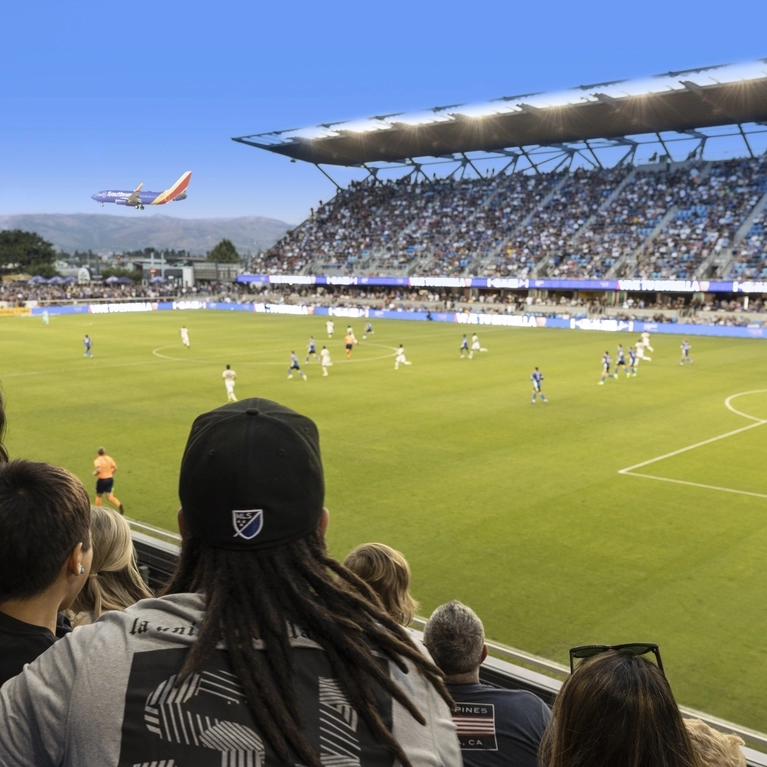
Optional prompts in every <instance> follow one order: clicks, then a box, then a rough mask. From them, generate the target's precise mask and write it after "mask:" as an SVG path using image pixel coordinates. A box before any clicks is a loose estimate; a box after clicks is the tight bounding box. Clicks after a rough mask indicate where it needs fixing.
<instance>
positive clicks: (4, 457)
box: [0, 391, 8, 463]
mask: <svg viewBox="0 0 767 767" xmlns="http://www.w3.org/2000/svg"><path fill="white" fill-rule="evenodd" d="M4 436H5V406H4V404H3V392H2V391H0V463H7V462H8V451H7V450H6V449H5V445H4V444H3V437H4Z"/></svg>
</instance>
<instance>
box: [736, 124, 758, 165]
mask: <svg viewBox="0 0 767 767" xmlns="http://www.w3.org/2000/svg"><path fill="white" fill-rule="evenodd" d="M738 130H739V131H740V135H741V136H743V143H744V144H745V145H746V149H748V154H749V156H750V157H751V159H752V160H753V159H754V152H753V150H752V149H751V144H749V143H748V138H746V134H745V132H744V131H743V126H742V125H741V124H740V123H738Z"/></svg>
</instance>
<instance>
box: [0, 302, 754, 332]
mask: <svg viewBox="0 0 767 767" xmlns="http://www.w3.org/2000/svg"><path fill="white" fill-rule="evenodd" d="M182 305H183V308H185V309H189V310H195V309H197V310H206V309H208V310H210V309H213V310H217V311H230V312H231V311H235V312H250V313H251V314H252V313H257V314H288V315H294V316H304V317H305V316H311V315H317V316H321V317H322V316H329V317H338V318H344V319H347V320H349V319H361V318H366V319H371V320H377V319H380V320H411V321H414V322H452V323H455V324H458V325H470V326H476V325H479V326H482V325H485V326H487V325H490V326H493V327H510V328H559V329H562V330H565V329H567V330H591V331H597V332H607V333H637V334H639V333H641V332H643V331H645V330H646V331H647V332H649V333H660V334H671V335H685V336H720V337H727V338H762V339H767V326H764V327H745V328H744V327H728V326H722V325H688V324H685V323H681V322H658V323H656V322H642V321H640V320H616V319H589V318H587V317H573V318H571V319H562V318H559V317H538V316H535V315H532V314H482V313H478V312H457V313H456V312H428V311H421V312H394V311H389V310H386V309H369V308H365V309H362V308H341V307H329V306H308V305H306V304H263V303H257V304H250V303H248V304H235V303H224V302H213V301H207V302H206V301H161V302H158V303H155V304H151V303H147V304H143V305H142V306H144V307H145V308H143V309H136V308H135V307H136V306H137V304H135V303H134V304H132V305H131V304H123V305H122V306H126V307H128V306H132V307H134V308H130V309H123V311H129V312H135V311H155V310H159V311H168V310H170V311H172V310H174V309H181V308H182ZM95 306H99V305H98V304H90V305H89V304H79V305H77V306H48V307H42V306H35V307H32V308H31V309H29V310H28V311H29V312H30V313H31V316H33V317H40V316H41V315H42V314H43V312H45V311H47V312H48V314H49V315H51V316H55V315H57V314H85V313H88V312H90V313H93V311H92V310H93V308H94V307H95ZM113 306H120V305H119V304H101V305H100V308H99V309H98V310H97V311H96V312H95V313H96V314H107V313H110V314H111V313H112V312H114V311H115V310H114V309H111V310H110V307H113ZM117 311H120V310H117ZM0 316H2V315H0ZM456 331H457V332H460V331H458V330H457V329H456Z"/></svg>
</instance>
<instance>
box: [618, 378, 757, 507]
mask: <svg viewBox="0 0 767 767" xmlns="http://www.w3.org/2000/svg"><path fill="white" fill-rule="evenodd" d="M764 392H767V389H753V390H751V391H744V392H740V393H739V394H732V395H731V396H729V397H727V399H726V400H725V401H724V405H725V407H726V408H727V409H728V410H729V411H731V412H732V413H735V414H736V415H739V416H741V417H742V418H748V419H749V420H750V421H754V423H750V424H749V425H748V426H742V427H741V428H740V429H734V430H733V431H728V432H726V433H725V434H719V435H718V436H716V437H711V438H709V439H704V440H702V441H701V442H696V443H695V444H693V445H687V447H682V448H679V450H673V451H672V452H670V453H664V454H663V455H659V456H656V457H655V458H650V459H649V460H647V461H642V462H641V463H635V464H634V465H633V466H627V467H626V468H625V469H619V470H618V474H623V475H624V476H627V477H641V478H642V479H656V480H658V481H659V482H673V483H674V484H677V485H687V486H689V487H701V488H704V489H706V490H719V491H720V492H723V493H737V494H738V495H750V496H752V497H754V498H767V494H765V493H754V492H751V491H750V490H736V489H735V488H732V487H720V486H719V485H706V484H703V483H702V482H690V481H688V480H684V479H672V478H671V477H657V476H655V475H654V474H641V473H640V472H638V471H635V469H641V468H642V467H643V466H649V465H650V464H653V463H658V461H663V460H665V459H666V458H672V457H673V456H675V455H680V454H681V453H686V452H688V451H690V450H695V449H696V448H699V447H703V446H704V445H710V444H711V443H713V442H718V441H719V440H720V439H726V438H727V437H732V436H734V435H736V434H741V433H742V432H744V431H748V430H749V429H755V428H756V427H757V426H764V424H766V423H767V420H764V419H762V418H757V417H756V416H753V415H748V413H743V412H741V411H740V410H736V409H735V408H734V407H733V406H732V405H731V404H730V403H731V402H732V400H734V399H736V398H737V397H745V396H746V395H748V394H762V393H764Z"/></svg>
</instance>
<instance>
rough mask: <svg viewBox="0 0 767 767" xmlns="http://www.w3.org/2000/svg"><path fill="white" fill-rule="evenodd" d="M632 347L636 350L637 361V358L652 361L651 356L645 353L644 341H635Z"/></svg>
mask: <svg viewBox="0 0 767 767" xmlns="http://www.w3.org/2000/svg"><path fill="white" fill-rule="evenodd" d="M634 348H635V349H636V350H637V363H638V362H639V360H647V361H648V362H652V357H648V356H647V355H646V354H645V353H644V350H645V343H644V341H637V342H636V343H635V344H634Z"/></svg>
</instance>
